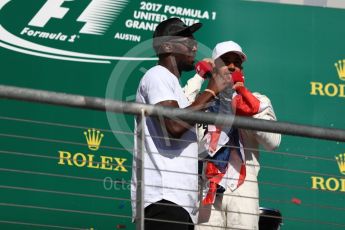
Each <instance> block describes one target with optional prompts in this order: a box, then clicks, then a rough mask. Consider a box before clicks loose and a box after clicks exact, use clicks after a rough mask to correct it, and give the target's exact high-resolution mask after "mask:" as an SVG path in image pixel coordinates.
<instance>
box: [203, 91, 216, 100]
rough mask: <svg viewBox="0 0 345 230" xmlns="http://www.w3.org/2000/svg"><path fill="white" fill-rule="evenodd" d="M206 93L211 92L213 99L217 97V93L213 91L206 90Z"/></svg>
mask: <svg viewBox="0 0 345 230" xmlns="http://www.w3.org/2000/svg"><path fill="white" fill-rule="evenodd" d="M205 92H209V93H211V94H212V96H213V97H215V98H216V97H217V95H216V93H215V92H214V91H213V90H212V89H205Z"/></svg>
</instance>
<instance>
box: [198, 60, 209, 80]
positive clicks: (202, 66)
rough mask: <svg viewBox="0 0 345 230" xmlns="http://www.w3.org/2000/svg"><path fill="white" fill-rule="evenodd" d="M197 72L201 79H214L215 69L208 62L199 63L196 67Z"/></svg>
mask: <svg viewBox="0 0 345 230" xmlns="http://www.w3.org/2000/svg"><path fill="white" fill-rule="evenodd" d="M195 71H196V73H197V74H199V75H200V77H202V78H204V79H206V78H210V77H212V71H213V68H212V65H211V64H210V63H208V62H207V61H199V62H198V63H196V65H195Z"/></svg>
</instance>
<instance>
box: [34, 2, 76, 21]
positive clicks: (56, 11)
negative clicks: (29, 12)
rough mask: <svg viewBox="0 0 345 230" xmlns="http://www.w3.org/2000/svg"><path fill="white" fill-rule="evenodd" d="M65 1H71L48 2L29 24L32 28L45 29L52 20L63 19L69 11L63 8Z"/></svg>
mask: <svg viewBox="0 0 345 230" xmlns="http://www.w3.org/2000/svg"><path fill="white" fill-rule="evenodd" d="M65 1H71V0H47V2H46V3H45V4H44V5H43V7H42V8H41V9H40V10H39V11H38V13H37V14H36V15H35V16H34V17H33V18H32V19H31V21H30V22H29V25H30V26H36V27H44V26H45V25H46V24H47V23H48V21H49V20H50V19H51V18H58V19H62V18H63V17H64V16H65V15H66V13H67V12H68V11H69V9H68V8H66V7H61V5H62V4H63V3H64V2H65Z"/></svg>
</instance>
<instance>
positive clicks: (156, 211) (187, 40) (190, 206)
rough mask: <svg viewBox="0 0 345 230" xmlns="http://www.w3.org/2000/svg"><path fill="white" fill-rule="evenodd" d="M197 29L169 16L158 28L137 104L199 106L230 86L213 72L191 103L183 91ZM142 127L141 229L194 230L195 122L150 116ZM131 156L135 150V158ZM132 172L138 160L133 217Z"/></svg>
mask: <svg viewBox="0 0 345 230" xmlns="http://www.w3.org/2000/svg"><path fill="white" fill-rule="evenodd" d="M200 27H201V23H196V24H193V25H191V26H187V25H185V24H184V23H183V22H182V21H181V20H180V19H178V18H170V19H168V20H166V21H163V22H161V23H160V24H159V25H158V26H157V28H156V30H155V32H154V34H153V48H154V50H155V52H156V54H157V56H158V57H159V61H158V64H157V65H156V66H154V67H152V68H151V69H149V70H148V71H147V72H146V73H145V75H144V76H143V78H142V79H141V81H140V84H139V87H138V90H137V95H136V102H139V103H145V104H152V105H161V106H169V107H173V108H188V109H191V110H202V109H204V108H205V107H206V104H207V103H208V102H210V101H211V100H212V99H214V97H215V96H216V95H217V94H218V93H219V92H220V91H222V90H223V89H225V88H226V87H227V86H228V85H229V84H230V79H227V78H222V77H219V76H218V77H217V76H216V75H215V76H213V77H212V78H211V79H210V80H209V83H208V86H207V89H206V90H205V91H204V92H202V93H201V94H200V96H199V97H198V98H197V99H196V100H195V101H194V102H193V103H192V104H191V103H190V102H189V101H188V100H187V98H186V96H185V95H184V92H183V90H182V88H181V86H180V82H179V78H180V76H181V73H182V72H183V71H191V70H193V69H194V58H195V54H196V51H197V42H196V41H195V40H194V37H193V33H194V32H195V31H197V30H198V29H199V28H200ZM144 126H145V137H144V139H145V140H144V141H145V148H144V162H145V163H144V178H145V179H144V180H145V185H144V198H143V199H144V205H145V229H148V230H155V229H159V230H161V229H163V230H169V229H172V230H176V229H181V230H183V229H194V224H195V223H196V221H197V210H198V209H197V206H198V176H197V173H198V159H197V158H198V145H197V138H196V134H195V128H194V126H195V124H192V123H186V122H182V121H177V120H172V119H169V118H164V119H158V118H154V117H148V118H147V119H146V122H145V124H144ZM136 132H137V120H136V121H135V133H136ZM136 138H137V137H135V143H136V141H137V140H136ZM171 138H173V139H171ZM135 156H136V149H135V150H134V159H135ZM135 170H136V163H135V160H133V172H132V183H131V195H132V210H133V216H134V217H135V216H136V212H135V211H136V209H135V208H136V204H135V203H136V185H137V179H136V174H135ZM177 222H178V223H177Z"/></svg>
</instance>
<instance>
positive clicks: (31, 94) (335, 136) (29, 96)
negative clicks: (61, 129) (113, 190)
mask: <svg viewBox="0 0 345 230" xmlns="http://www.w3.org/2000/svg"><path fill="white" fill-rule="evenodd" d="M0 98H6V99H14V100H21V101H28V102H36V103H45V104H52V105H58V106H68V107H75V108H81V109H92V110H100V111H110V112H114V113H124V114H134V115H137V116H138V118H139V120H141V122H139V126H138V127H139V128H138V130H141V132H138V133H137V137H138V140H139V141H138V142H137V150H138V152H137V153H138V157H137V158H136V160H137V170H136V172H137V181H138V188H137V199H136V202H137V217H138V218H137V229H144V200H143V199H142V197H143V194H144V178H143V172H144V166H143V165H144V164H143V159H144V157H142V155H143V149H144V132H143V130H144V128H143V126H142V125H143V122H144V121H145V118H146V117H147V116H156V117H169V118H171V119H179V120H184V121H194V122H197V123H206V124H218V125H232V126H234V127H237V128H242V129H250V130H259V131H266V132H274V133H281V134H287V135H293V136H302V137H310V138H318V139H325V140H335V141H341V142H345V130H341V129H331V128H321V127H315V126H307V125H299V124H292V123H286V122H276V121H266V120H259V119H254V118H247V117H238V116H231V115H223V114H217V115H215V114H211V113H205V112H197V111H190V110H187V109H175V108H168V107H161V106H153V105H146V104H139V103H130V102H122V101H115V100H109V99H103V98H97V97H86V96H82V95H72V94H65V93H57V92H50V91H43V90H33V89H28V88H19V87H12V86H4V85H0ZM140 126H141V128H140ZM12 154H14V153H12ZM16 154H20V153H16ZM22 154H23V153H22ZM24 154H25V153H24ZM0 170H2V169H0ZM12 189H20V188H14V187H13V188H12ZM48 192H49V191H48ZM78 195H80V194H78ZM81 195H83V194H81ZM249 198H252V199H258V198H255V197H249Z"/></svg>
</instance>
